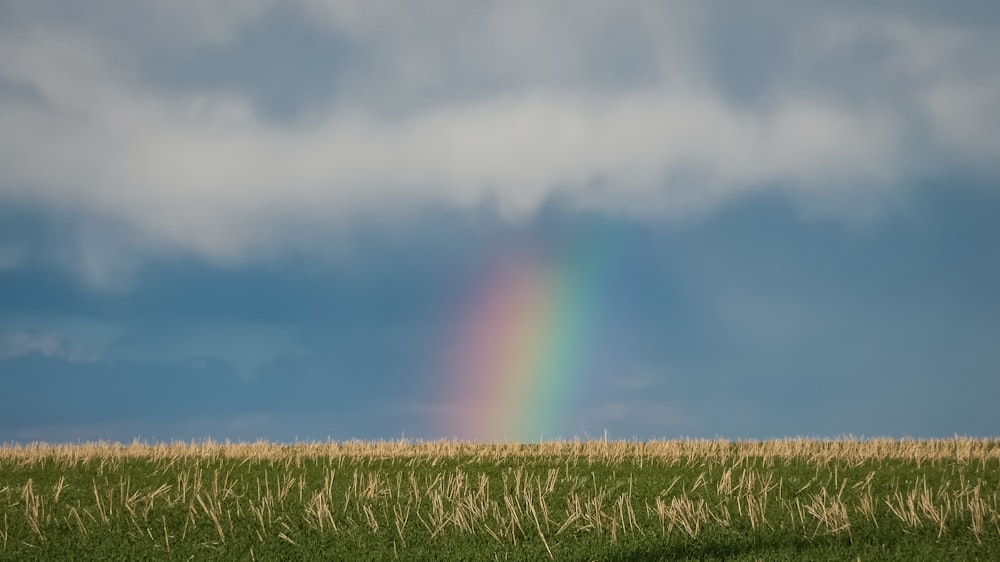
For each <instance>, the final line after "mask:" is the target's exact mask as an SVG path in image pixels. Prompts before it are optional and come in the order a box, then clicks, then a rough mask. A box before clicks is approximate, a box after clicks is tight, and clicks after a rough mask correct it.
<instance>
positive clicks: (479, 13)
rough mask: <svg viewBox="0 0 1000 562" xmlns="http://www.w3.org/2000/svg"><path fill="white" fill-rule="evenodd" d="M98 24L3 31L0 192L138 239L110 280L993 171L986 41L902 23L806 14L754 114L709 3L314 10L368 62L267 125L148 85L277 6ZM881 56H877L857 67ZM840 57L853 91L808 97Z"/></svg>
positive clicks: (172, 11)
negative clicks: (343, 237)
mask: <svg viewBox="0 0 1000 562" xmlns="http://www.w3.org/2000/svg"><path fill="white" fill-rule="evenodd" d="M104 4H106V5H107V6H106V7H107V10H108V11H107V12H106V13H113V14H117V15H116V16H115V17H110V16H109V17H108V18H104V19H101V18H95V17H93V16H89V18H90V19H81V21H79V22H75V23H70V22H68V21H66V19H65V18H63V19H60V18H58V17H56V16H54V15H53V14H54V13H55V12H56V11H54V10H52V9H37V10H35V11H32V10H30V9H29V10H28V11H27V13H25V14H20V16H19V17H20V18H21V19H19V20H16V21H15V24H20V25H13V24H10V25H7V26H2V27H0V80H3V81H5V82H6V83H9V84H17V85H19V87H20V88H21V90H23V91H28V92H31V95H17V96H15V95H7V96H5V95H3V90H0V196H7V197H15V198H27V199H31V200H36V201H42V202H43V203H46V204H57V205H61V206H68V207H69V208H72V209H79V210H83V211H87V212H92V213H97V214H98V215H100V216H106V217H110V218H112V219H114V220H116V221H121V222H123V223H124V224H127V225H129V227H130V228H132V229H134V230H135V232H136V236H135V242H134V244H133V245H134V246H136V247H135V248H124V249H122V248H116V249H115V250H114V251H107V250H104V255H106V257H107V258H108V259H107V260H103V259H101V258H100V256H101V255H102V253H101V251H102V250H100V249H96V250H92V251H87V252H84V253H83V254H81V255H84V256H89V257H94V259H93V260H91V261H89V262H88V261H87V260H82V261H80V264H81V267H82V268H84V269H85V270H86V271H87V272H88V273H87V275H88V277H89V278H91V279H92V280H96V282H98V283H101V284H104V283H105V281H102V279H103V278H105V277H114V276H116V275H117V273H116V272H118V271H120V270H122V269H127V267H125V266H122V265H121V263H122V262H123V260H124V262H126V263H127V261H128V258H127V256H128V255H130V254H131V253H138V254H141V253H142V252H143V251H144V249H145V248H147V247H148V246H150V245H152V246H154V247H155V246H158V245H159V246H164V245H165V246H168V247H181V248H193V249H195V250H196V251H198V252H201V253H203V254H206V255H209V256H215V257H218V258H226V259H242V258H244V257H246V256H248V255H250V254H253V253H254V252H256V251H259V249H260V248H261V247H262V246H270V245H276V246H280V245H281V244H282V242H281V234H280V233H281V232H282V230H283V226H284V225H286V224H288V221H294V222H295V223H296V224H314V225H325V224H336V223H338V222H341V221H343V220H344V219H345V218H347V217H352V216H357V215H358V214H367V213H376V214H377V213H378V212H379V210H380V209H387V208H388V209H393V208H396V209H398V208H405V207H407V206H409V205H412V204H415V203H416V204H423V203H428V202H429V203H436V204H445V205H451V206H457V207H459V208H463V207H468V206H474V205H477V204H479V203H481V202H483V201H487V200H489V201H497V202H498V203H499V204H500V207H501V209H502V210H503V211H504V212H505V213H506V214H508V215H509V216H511V217H514V218H517V217H524V216H527V215H530V214H531V213H532V212H533V211H534V210H535V209H537V208H538V206H539V205H540V204H541V203H542V202H543V201H544V200H545V199H546V198H548V197H551V196H553V194H556V193H559V194H561V195H562V196H565V197H566V199H567V200H568V201H570V202H572V203H573V204H576V205H580V206H583V207H589V208H600V209H610V210H615V211H625V212H634V213H640V214H646V215H648V214H653V215H656V216H664V215H665V216H686V215H689V214H691V213H697V212H705V211H708V210H711V209H712V208H714V207H715V206H717V205H719V204H721V203H724V202H726V201H728V200H730V199H732V198H733V197H738V196H740V195H741V194H744V193H747V192H749V191H753V190H760V189H768V188H771V187H780V188H781V189H783V190H786V191H789V192H791V193H793V194H796V196H798V197H802V198H803V199H807V200H808V199H815V200H818V201H827V200H830V201H837V209H838V212H840V211H844V210H846V211H848V212H850V211H852V210H854V209H852V207H853V206H858V205H861V206H867V205H870V204H871V203H872V201H876V202H877V201H878V200H879V198H880V197H882V196H887V195H886V194H889V193H892V192H893V191H894V190H895V189H897V188H898V186H899V185H900V184H903V183H905V182H906V181H907V180H909V179H912V177H913V176H914V175H916V174H919V173H922V172H923V171H925V170H926V168H927V167H929V166H930V167H932V166H934V165H935V162H939V161H954V160H956V159H958V161H960V162H961V161H962V160H963V159H967V158H972V159H974V160H975V161H976V162H986V163H988V162H993V161H996V159H997V157H1000V141H998V135H997V133H996V132H995V131H997V130H1000V129H998V128H997V125H998V119H1000V114H998V111H1000V110H998V107H1000V102H998V101H997V100H1000V95H998V94H1000V80H998V79H997V74H998V73H997V71H996V70H994V65H993V64H992V62H991V61H993V60H995V57H994V55H996V54H997V53H998V52H1000V50H998V48H997V45H998V43H997V40H996V39H994V38H993V37H994V36H995V35H996V34H991V33H989V32H990V31H991V30H990V29H988V28H983V26H977V27H971V26H967V27H962V26H959V25H957V24H955V23H940V24H939V23H937V22H935V21H933V20H926V19H923V20H921V19H919V18H916V17H911V16H910V15H909V14H906V13H897V12H893V11H892V10H873V11H871V12H868V11H865V10H864V9H861V8H857V9H854V10H844V12H843V13H841V14H838V13H830V14H823V16H824V17H822V18H820V17H804V16H802V17H800V16H801V14H799V16H796V17H798V20H796V21H794V22H791V23H790V24H789V26H788V28H789V29H790V31H787V33H786V35H787V36H786V37H781V38H777V39H780V40H782V41H784V42H785V44H787V45H788V46H789V48H790V49H792V50H794V51H795V53H794V54H795V57H794V61H793V62H790V63H788V64H787V68H785V69H784V72H783V73H776V74H775V75H774V76H772V77H763V76H762V77H761V80H771V81H773V82H774V83H773V84H771V85H770V86H771V87H770V88H768V90H767V91H768V92H769V94H768V95H767V96H766V97H764V98H762V99H756V98H755V99H739V98H738V96H736V97H734V94H733V93H732V92H727V91H725V89H724V88H722V87H721V86H720V85H719V84H718V83H717V81H715V80H713V78H712V75H713V72H712V70H713V69H712V65H713V64H716V63H717V61H715V60H714V59H713V58H712V57H711V56H709V55H708V53H709V52H710V51H711V39H707V40H706V39H705V37H713V31H716V30H717V29H716V28H717V27H718V26H719V22H720V21H721V20H722V19H724V18H725V17H726V14H725V13H724V11H723V10H714V9H712V8H711V7H706V6H700V7H698V8H690V7H689V8H685V9H676V8H669V9H666V8H664V9H662V10H661V9H660V8H650V7H649V6H645V5H640V4H628V5H625V6H619V5H610V4H606V3H594V4H589V5H588V6H586V8H587V9H582V8H581V9H579V10H577V9H574V10H571V13H557V12H554V11H553V10H555V8H554V7H553V5H544V4H537V3H507V2H502V3H496V4H491V5H489V6H486V7H483V8H482V9H475V10H473V9H471V8H468V7H464V6H463V5H455V4H451V3H440V4H433V5H429V6H425V5H423V4H421V6H420V8H419V9H418V8H417V7H415V6H412V5H410V4H407V3H402V4H399V5H393V6H389V7H385V8H382V7H378V6H373V5H372V4H371V3H357V2H319V1H316V0H302V2H300V3H299V4H300V8H301V9H303V10H305V11H306V13H308V14H310V18H311V20H310V22H311V24H312V25H318V26H322V27H324V28H326V29H327V30H328V31H329V32H330V33H338V34H341V35H344V36H346V37H347V38H348V39H349V40H350V41H351V42H353V44H355V45H356V46H357V48H358V50H359V51H362V52H364V53H365V56H366V57H368V58H367V59H365V63H366V64H362V65H357V66H356V67H350V68H344V69H340V68H331V69H328V71H329V72H343V76H341V77H340V78H341V79H340V80H339V82H338V84H342V86H341V87H339V88H338V89H337V91H336V96H335V97H333V98H332V99H330V100H328V103H327V105H326V106H325V107H324V106H319V107H317V108H314V109H313V110H312V111H310V113H309V114H308V115H305V116H301V117H300V118H298V119H295V120H292V121H291V122H287V123H279V122H275V121H274V120H272V119H268V118H266V117H264V116H263V115H262V114H261V113H260V110H259V108H258V107H256V105H255V103H254V101H253V92H252V91H246V90H240V89H239V88H225V87H204V88H198V87H193V88H192V87H186V88H180V87H171V85H170V84H169V83H162V82H157V81H154V80H151V79H150V78H149V73H148V72H144V71H143V69H144V66H145V65H153V64H158V61H161V60H162V59H164V58H168V59H170V58H171V57H172V60H173V59H177V60H185V57H187V58H192V57H195V58H196V57H197V49H198V48H199V45H226V44H232V45H236V44H238V41H239V39H240V37H241V33H245V32H247V30H248V29H249V28H251V27H252V26H260V25H264V24H265V23H266V18H267V17H268V16H269V14H271V13H272V12H273V10H274V9H276V5H275V4H273V3H270V2H265V1H258V2H253V3H246V2H227V3H223V4H213V7H211V8H205V7H202V6H201V4H200V3H197V2H195V3H189V2H184V3H177V2H152V3H144V4H143V7H135V6H133V3H130V2H125V3H119V2H114V1H112V0H106V1H105V2H104ZM54 5H58V3H56V4H54ZM284 9H288V8H287V7H286V8H284ZM799 12H802V10H799ZM115 22H117V24H116V23H115ZM796 24H798V26H796ZM134 29H140V30H145V31H143V33H142V34H137V33H136V32H135V31H134ZM130 30H131V31H130ZM777 39H776V40H777ZM873 42H875V43H877V44H878V45H879V46H880V48H881V49H883V50H884V51H886V52H887V53H888V54H887V55H885V56H882V57H880V58H879V59H878V60H879V62H877V63H871V64H868V63H865V62H864V61H862V60H860V59H857V60H855V59H853V58H852V57H854V56H855V54H854V52H855V51H856V50H858V49H860V48H861V47H860V46H864V45H867V44H869V43H873ZM165 53H166V54H165ZM167 55H169V56H167ZM602 57H604V58H603V59H602ZM841 59H843V60H847V61H848V62H840V63H837V64H839V65H840V67H838V68H839V71H840V72H841V73H843V74H844V75H845V76H846V77H847V79H846V80H844V81H843V82H842V85H838V84H832V85H831V84H829V83H826V82H824V81H823V79H822V78H817V76H820V77H822V75H823V72H824V70H825V69H826V65H831V68H832V67H833V66H836V65H834V64H833V63H830V62H829V61H832V60H841ZM851 61H854V62H851ZM984 61H988V62H989V64H984ZM633 62H634V63H635V64H636V65H638V66H639V68H638V69H633V70H631V71H630V72H631V73H630V74H629V73H626V75H620V73H621V72H624V71H619V70H618V69H620V68H623V67H625V66H627V64H631V63H633ZM775 64H782V62H781V61H776V62H775ZM845 65H846V66H845ZM841 67H843V68H841ZM616 72H619V74H616ZM154 74H155V73H154ZM852 79H853V81H852ZM859 92H860V93H859ZM915 135H916V136H917V137H918V140H917V141H914V136H915ZM920 135H922V136H920ZM880 194H882V195H880ZM852 200H857V201H858V202H859V203H857V204H856V205H852V204H851V203H850V202H851V201H852ZM845 202H846V203H845ZM98 245H99V246H101V244H100V243H98ZM101 247H103V246H101ZM123 256H126V257H123ZM105 261H107V262H108V263H109V264H112V265H108V266H107V267H105V266H104V265H102V264H103V263H104V262H105ZM114 264H118V265H114ZM102 268H103V269H102Z"/></svg>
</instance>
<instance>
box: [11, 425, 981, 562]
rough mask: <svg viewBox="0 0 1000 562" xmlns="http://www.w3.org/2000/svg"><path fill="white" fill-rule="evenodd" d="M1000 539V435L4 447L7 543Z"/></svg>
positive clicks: (382, 548)
mask: <svg viewBox="0 0 1000 562" xmlns="http://www.w3.org/2000/svg"><path fill="white" fill-rule="evenodd" d="M859 558H860V559H861V560H878V559H898V560H976V559H982V560H985V559H998V558H1000V441H998V440H981V439H965V438H955V439H945V440H929V441H926V440H890V439H876V440H860V439H838V440H830V441H815V440H798V439H796V440H780V441H765V442H756V441H752V442H743V441H741V442H731V441H695V440H681V441H653V442H626V441H565V442H547V443H539V444H516V443H511V444H486V445H484V444H471V443H461V442H450V441H442V442H427V443H414V442H406V441H399V442H395V441H393V442H376V443H373V442H346V443H333V442H331V443H308V444H295V445H278V444H272V443H267V442H260V443H250V444H244V443H239V444H228V443H227V444H220V443H213V442H211V441H209V442H202V443H173V444H156V445H150V444H144V443H133V444H130V445H121V444H107V443H99V444H83V445H45V444H35V445H28V446H14V445H7V446H4V447H2V448H0V560H60V559H64V560H80V559H116V560H136V559H177V560H188V559H194V560H211V559H227V560H228V559H244V560H284V559H293V560H294V559H316V560H397V559H399V560H469V559H479V560H546V559H555V560H686V559H691V560H704V559H727V560H728V559H736V560H760V559H768V560H776V559H777V560H782V559H784V560H800V559H813V560H856V559H859Z"/></svg>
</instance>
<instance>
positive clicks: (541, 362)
mask: <svg viewBox="0 0 1000 562" xmlns="http://www.w3.org/2000/svg"><path fill="white" fill-rule="evenodd" d="M590 238H591V239H590V240H589V241H588V242H586V243H584V244H578V245H577V247H576V248H574V251H572V252H568V253H564V254H563V255H561V256H556V257H553V256H551V255H549V256H546V255H543V254H542V253H541V252H538V251H537V250H535V249H533V248H531V247H530V246H527V245H523V246H521V247H518V248H512V249H510V250H509V251H507V252H505V253H504V255H503V256H502V257H501V258H500V259H498V260H497V261H496V262H494V263H493V264H491V267H490V268H489V270H488V271H487V272H486V274H485V275H484V276H483V277H484V280H483V281H482V282H481V283H480V284H479V286H477V287H476V288H475V289H474V290H473V291H472V293H471V295H470V296H469V297H468V298H467V299H465V301H464V302H463V304H462V305H461V307H460V311H459V313H458V315H457V321H456V330H455V339H454V341H455V342H456V343H455V346H454V347H453V348H452V353H451V359H450V361H449V363H450V364H449V365H448V366H447V367H446V371H447V372H448V375H447V377H446V388H445V390H444V392H445V393H446V394H447V395H450V396H451V399H450V401H449V404H451V406H452V407H451V409H450V415H447V416H446V418H447V419H446V421H445V424H446V425H445V427H443V428H442V433H443V435H444V436H448V437H455V438H460V439H467V440H476V441H508V440H517V441H537V440H539V439H544V438H554V437H558V436H560V435H559V432H561V431H562V430H564V429H565V426H566V423H567V421H568V420H569V418H570V416H571V414H572V411H571V410H572V409H573V408H574V405H575V403H576V402H577V401H578V399H579V398H580V397H581V396H582V394H583V392H585V391H586V389H587V388H588V386H590V384H591V381H590V380H588V379H589V378H590V377H592V376H593V373H592V369H591V365H592V364H591V359H593V358H594V356H595V353H599V348H600V346H599V345H598V344H599V343H600V342H598V341H595V340H596V335H597V330H596V328H597V327H598V326H599V325H600V322H601V314H602V308H603V306H602V303H603V302H604V300H605V299H604V298H603V294H604V293H605V292H606V290H607V287H606V284H607V280H608V277H609V270H610V268H609V259H608V258H609V257H610V255H611V250H612V246H614V243H613V241H612V239H611V238H612V237H609V236H596V237H595V236H591V237H590Z"/></svg>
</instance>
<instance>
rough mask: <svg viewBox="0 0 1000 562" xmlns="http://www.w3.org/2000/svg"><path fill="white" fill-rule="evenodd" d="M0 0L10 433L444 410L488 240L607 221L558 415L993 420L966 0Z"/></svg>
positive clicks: (637, 427) (889, 422) (716, 424)
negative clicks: (584, 371) (588, 355)
mask: <svg viewBox="0 0 1000 562" xmlns="http://www.w3.org/2000/svg"><path fill="white" fill-rule="evenodd" d="M938 6H939V3H934V2H915V1H913V2H887V3H881V4H880V5H878V6H874V7H873V6H870V5H869V4H868V3H865V2H844V3H837V4H836V5H830V6H814V5H804V4H802V3H798V2H787V3H782V2H767V3H764V2H760V3H758V2H749V3H739V4H738V5H734V4H733V3H723V2H674V3H661V2H650V3H644V2H616V3H607V2H577V3H573V5H572V8H573V9H571V10H569V9H567V8H568V6H567V5H563V4H560V3H539V2H484V3H476V4H475V5H470V4H467V3H458V2H426V3H423V2H422V3H408V2H386V3H380V4H372V3H371V2H353V1H345V2H333V1H324V0H296V1H291V2H288V1H285V2H277V1H272V0H238V1H236V0H234V1H223V2H213V3H210V4H205V3H203V2H195V1H186V0H184V1H178V0H172V1H150V2H141V3H136V2H130V1H124V0H94V1H92V2H87V3H86V4H80V3H76V2H69V1H45V0H36V1H30V2H29V1H17V0H14V1H7V2H2V3H0V441H12V440H13V441H33V440H49V441H63V440H80V439H82V440H89V439H120V440H129V439H131V438H133V437H142V438H148V439H159V440H166V439H174V438H181V439H188V438H200V437H205V436H212V437H214V438H233V439H256V438H271V439H280V440H291V439H295V438H300V439H325V438H327V437H332V438H336V439H346V438H351V437H359V438H394V437H399V436H401V435H405V436H407V437H414V438H439V437H452V436H454V435H458V434H459V433H460V432H459V431H458V430H456V431H455V432H449V431H448V427H447V425H444V426H443V425H442V420H443V419H444V420H447V419H450V418H449V416H450V415H452V414H453V413H454V412H455V411H461V410H462V408H465V407H468V404H461V403H456V402H455V400H454V399H453V397H449V396H448V395H447V392H445V390H444V389H445V387H446V386H447V385H448V384H449V379H448V378H447V375H446V373H445V371H447V369H448V365H449V364H450V363H449V361H450V358H451V357H452V356H453V355H454V354H455V353H457V352H459V351H460V350H458V351H457V350H456V349H455V346H456V345H459V343H457V342H461V341H462V338H461V336H460V334H458V333H457V332H459V331H461V329H462V325H461V323H460V322H458V321H457V320H456V318H458V317H459V316H460V311H461V309H462V306H463V303H464V302H465V301H466V300H467V299H468V297H469V295H472V294H475V293H476V290H477V287H481V286H482V285H483V284H484V283H486V282H487V281H488V277H489V276H490V272H491V271H494V269H495V266H496V263H497V262H498V260H502V259H503V257H504V256H506V255H508V254H510V253H511V252H516V251H519V250H520V249H524V248H531V249H532V251H533V252H535V254H536V255H538V256H540V258H539V259H541V260H542V261H550V262H552V263H554V264H558V263H562V262H563V261H565V260H567V259H569V258H567V256H574V255H577V254H580V253H583V252H586V251H587V248H588V247H589V246H588V245H590V244H592V243H593V240H594V239H595V237H596V236H598V234H595V233H601V234H600V235H599V236H605V235H607V236H611V237H612V238H613V239H614V240H615V249H614V256H615V258H614V260H612V261H611V262H609V263H612V264H613V266H609V268H611V269H612V271H610V272H609V275H608V276H607V278H608V279H609V280H610V281H609V282H608V285H607V286H606V287H605V289H604V290H603V292H602V293H601V294H600V295H599V298H600V299H601V306H602V310H605V311H608V312H607V313H606V314H604V315H603V316H602V317H601V325H600V326H599V327H598V328H599V329H598V330H597V331H596V332H595V333H599V334H600V354H599V360H595V363H594V364H593V365H590V366H589V368H590V371H591V372H592V373H593V374H592V375H591V376H588V377H586V378H585V379H584V378H581V380H580V383H579V384H580V388H576V389H574V392H573V399H572V403H571V404H569V406H568V407H567V408H566V410H565V411H564V412H562V413H561V415H560V416H558V419H556V420H553V421H552V422H551V424H552V425H551V426H550V427H546V428H545V436H546V437H557V436H563V437H572V436H581V437H585V436H587V435H592V436H593V435H602V434H603V432H604V431H605V430H607V431H608V432H609V433H610V434H611V435H614V436H619V437H638V438H650V437H676V436H679V435H688V436H698V437H715V436H722V437H730V438H737V437H778V436H790V435H815V436H836V435H840V434H844V433H854V434H860V435H869V436H873V435H893V436H902V435H912V436H924V437H930V436H949V435H952V434H954V433H962V434H972V435H997V434H998V432H1000V414H998V413H997V408H996V407H995V405H994V401H995V400H994V399H995V397H997V396H1000V351H998V350H1000V220H998V219H1000V164H998V163H1000V133H998V131H1000V70H998V67H997V64H996V61H997V60H998V58H1000V9H998V8H996V7H993V6H992V4H991V3H988V2H965V3H963V2H957V3H949V4H948V6H947V7H938Z"/></svg>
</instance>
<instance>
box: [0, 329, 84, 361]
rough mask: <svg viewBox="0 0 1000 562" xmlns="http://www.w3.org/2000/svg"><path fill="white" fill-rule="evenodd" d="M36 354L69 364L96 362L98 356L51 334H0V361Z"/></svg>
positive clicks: (20, 332)
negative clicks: (55, 358) (68, 362)
mask: <svg viewBox="0 0 1000 562" xmlns="http://www.w3.org/2000/svg"><path fill="white" fill-rule="evenodd" d="M32 353H37V354H39V355H43V356H46V357H58V358H61V359H65V360H67V361H71V362H91V361H96V360H98V358H99V355H98V354H97V353H96V352H94V351H91V350H87V349H83V348H82V347H80V346H77V345H74V344H72V343H70V342H68V341H66V340H65V339H64V338H61V337H59V336H57V335H56V334H52V333H36V332H23V331H13V332H6V333H3V334H0V359H9V358H12V357H21V356H24V355H29V354H32Z"/></svg>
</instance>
